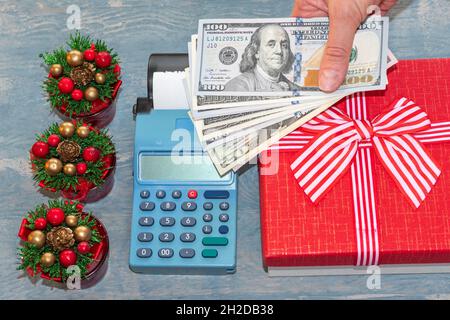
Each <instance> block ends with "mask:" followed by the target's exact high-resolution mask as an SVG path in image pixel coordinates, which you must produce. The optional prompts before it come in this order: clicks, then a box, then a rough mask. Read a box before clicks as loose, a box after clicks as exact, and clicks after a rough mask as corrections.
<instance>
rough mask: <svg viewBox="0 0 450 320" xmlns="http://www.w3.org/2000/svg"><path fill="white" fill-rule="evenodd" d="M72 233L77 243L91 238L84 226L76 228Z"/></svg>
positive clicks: (88, 229)
mask: <svg viewBox="0 0 450 320" xmlns="http://www.w3.org/2000/svg"><path fill="white" fill-rule="evenodd" d="M73 233H74V235H75V240H77V241H78V242H82V241H89V240H91V237H92V231H91V229H90V228H88V227H86V226H79V227H76V228H75V230H74V231H73Z"/></svg>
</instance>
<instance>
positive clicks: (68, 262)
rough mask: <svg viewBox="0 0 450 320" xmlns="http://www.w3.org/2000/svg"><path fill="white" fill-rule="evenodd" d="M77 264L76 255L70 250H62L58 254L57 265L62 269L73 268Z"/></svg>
mask: <svg viewBox="0 0 450 320" xmlns="http://www.w3.org/2000/svg"><path fill="white" fill-rule="evenodd" d="M76 262H77V255H76V253H75V252H73V251H72V250H70V249H66V250H63V251H61V252H60V253H59V263H61V265H62V266H63V267H64V268H67V267H69V266H73V265H74V264H75V263H76Z"/></svg>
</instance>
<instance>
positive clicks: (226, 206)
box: [219, 202, 230, 210]
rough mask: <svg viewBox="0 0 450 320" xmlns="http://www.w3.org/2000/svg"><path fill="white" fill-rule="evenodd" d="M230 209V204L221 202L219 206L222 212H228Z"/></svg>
mask: <svg viewBox="0 0 450 320" xmlns="http://www.w3.org/2000/svg"><path fill="white" fill-rule="evenodd" d="M229 207H230V204H229V203H228V202H221V203H220V204H219V208H220V210H228V208H229Z"/></svg>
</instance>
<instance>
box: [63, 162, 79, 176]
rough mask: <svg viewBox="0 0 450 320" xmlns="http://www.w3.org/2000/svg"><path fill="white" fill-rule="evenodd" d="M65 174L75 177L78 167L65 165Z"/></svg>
mask: <svg viewBox="0 0 450 320" xmlns="http://www.w3.org/2000/svg"><path fill="white" fill-rule="evenodd" d="M63 171H64V174H66V175H68V176H74V175H76V174H77V167H76V166H75V165H74V164H72V163H68V164H65V165H64V169H63Z"/></svg>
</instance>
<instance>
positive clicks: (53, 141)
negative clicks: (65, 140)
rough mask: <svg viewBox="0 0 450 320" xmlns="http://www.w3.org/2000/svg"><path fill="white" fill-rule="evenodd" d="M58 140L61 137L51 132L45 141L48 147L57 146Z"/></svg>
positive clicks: (59, 140)
mask: <svg viewBox="0 0 450 320" xmlns="http://www.w3.org/2000/svg"><path fill="white" fill-rule="evenodd" d="M60 142H61V139H60V138H59V136H58V135H57V134H51V135H50V136H49V137H48V139H47V143H48V145H49V146H50V147H57V146H58V144H59V143H60Z"/></svg>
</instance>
